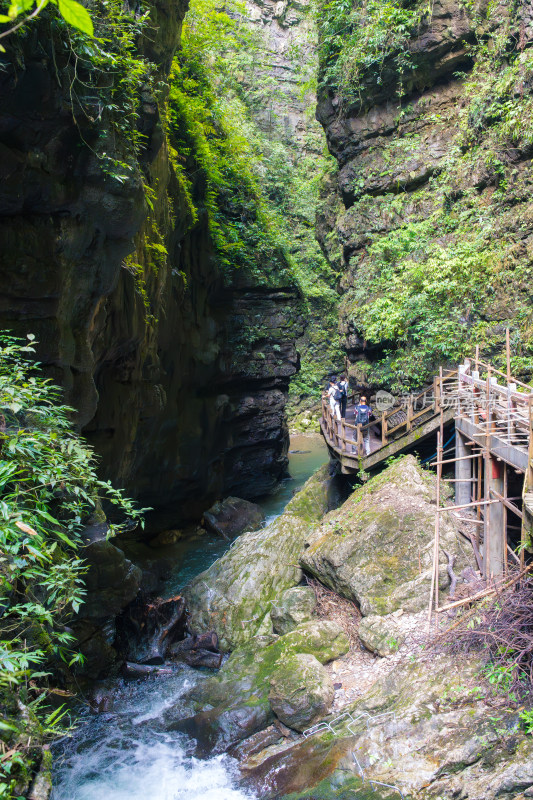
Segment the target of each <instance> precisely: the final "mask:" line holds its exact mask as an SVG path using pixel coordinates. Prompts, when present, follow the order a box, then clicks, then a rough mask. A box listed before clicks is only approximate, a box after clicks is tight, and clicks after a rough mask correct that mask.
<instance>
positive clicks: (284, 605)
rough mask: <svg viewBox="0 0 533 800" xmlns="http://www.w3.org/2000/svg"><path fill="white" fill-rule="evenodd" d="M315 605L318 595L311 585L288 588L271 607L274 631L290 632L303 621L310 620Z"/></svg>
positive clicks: (280, 632)
mask: <svg viewBox="0 0 533 800" xmlns="http://www.w3.org/2000/svg"><path fill="white" fill-rule="evenodd" d="M315 607H316V595H315V593H314V591H313V589H312V588H311V587H310V586H295V587H293V588H291V589H286V590H285V591H284V592H283V593H282V594H281V597H280V598H279V600H277V601H275V602H274V603H273V604H272V608H271V609H270V618H271V620H272V625H273V626H274V632H275V633H279V634H284V633H288V632H289V631H292V630H293V629H294V628H296V626H297V625H300V624H301V623H302V622H308V621H309V620H310V619H311V617H312V615H313V611H314V610H315Z"/></svg>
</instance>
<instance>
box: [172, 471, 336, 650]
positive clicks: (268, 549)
mask: <svg viewBox="0 0 533 800" xmlns="http://www.w3.org/2000/svg"><path fill="white" fill-rule="evenodd" d="M329 483H330V477H329V467H328V466H325V467H322V468H321V469H319V470H318V471H317V472H316V473H315V475H313V477H312V478H310V479H309V480H308V481H307V483H306V484H305V486H304V487H303V489H301V491H299V492H298V494H297V495H296V496H295V497H294V498H293V499H292V500H291V501H290V503H289V504H288V505H287V508H286V510H285V513H284V514H282V515H281V516H280V517H278V518H277V519H276V520H274V522H272V523H271V524H270V525H269V526H268V527H266V528H264V529H263V530H260V531H257V532H255V533H245V534H243V535H242V536H240V537H239V539H237V540H236V542H235V544H234V545H233V546H232V547H231V548H230V550H228V552H227V553H225V554H224V555H223V556H222V558H219V559H218V561H215V563H214V564H213V565H212V566H211V567H209V569H208V570H206V571H205V572H202V573H201V574H200V575H198V576H197V577H196V578H195V579H194V580H193V581H192V582H191V583H190V584H188V586H186V587H185V589H184V591H183V594H184V596H185V598H186V600H187V605H188V608H189V611H190V615H191V617H190V619H191V622H190V625H191V628H192V629H193V630H195V631H198V632H199V633H201V632H203V631H208V630H216V631H217V633H218V635H219V640H220V646H221V649H222V650H231V649H233V648H234V647H237V646H238V645H240V644H243V643H244V642H246V641H248V640H249V639H251V638H252V637H253V636H255V635H256V634H257V633H258V632H259V631H261V632H267V633H268V632H269V631H271V630H272V625H271V622H270V608H271V606H272V603H274V602H275V601H276V600H277V599H278V597H279V596H280V595H281V593H282V592H283V591H285V589H288V588H289V587H291V586H297V585H298V584H299V583H300V581H301V579H302V570H301V568H300V565H299V563H298V559H299V557H300V555H301V554H302V552H303V549H304V545H305V541H306V539H307V537H308V536H309V535H310V533H311V531H312V530H313V529H314V528H316V527H317V525H318V523H319V521H320V519H321V518H322V517H323V515H324V514H325V513H326V512H327V511H328V490H329Z"/></svg>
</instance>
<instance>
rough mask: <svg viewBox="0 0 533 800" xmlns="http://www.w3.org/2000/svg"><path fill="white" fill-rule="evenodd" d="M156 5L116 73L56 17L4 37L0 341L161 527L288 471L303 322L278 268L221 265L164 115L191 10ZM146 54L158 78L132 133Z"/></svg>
mask: <svg viewBox="0 0 533 800" xmlns="http://www.w3.org/2000/svg"><path fill="white" fill-rule="evenodd" d="M150 8H151V11H150V20H149V24H148V27H147V28H145V29H142V30H141V33H140V35H139V34H138V32H134V33H133V34H132V35H133V37H134V38H133V39H132V41H134V42H135V47H133V45H132V46H131V48H130V49H129V50H128V49H127V48H126V49H125V50H124V49H123V50H118V49H117V51H116V54H115V55H114V56H113V57H116V58H117V63H118V64H119V67H110V66H109V65H107V67H106V68H103V67H102V66H101V65H100V66H98V65H97V66H95V65H94V60H95V56H94V52H93V51H92V54H91V56H90V58H89V57H88V56H87V57H84V51H83V45H80V44H79V41H78V40H77V38H76V34H73V35H72V34H71V32H68V31H66V30H65V26H64V25H63V23H62V22H61V21H60V20H58V19H57V18H56V17H54V15H53V13H52V12H50V15H49V16H47V14H48V12H46V13H45V14H43V15H41V18H40V19H38V20H37V21H35V22H34V23H33V24H32V25H28V26H27V28H26V29H24V30H23V32H22V34H21V35H19V36H17V37H15V36H12V37H9V39H7V40H6V42H7V44H6V52H5V53H2V54H0V62H1V65H2V69H1V70H0V96H1V98H2V101H1V105H0V175H1V176H2V182H1V186H0V241H1V244H0V279H1V281H2V287H3V292H2V298H1V301H0V303H1V305H0V328H1V329H4V330H9V331H11V332H13V333H14V334H17V335H21V336H25V335H26V334H28V333H33V334H34V335H35V336H36V339H37V341H38V357H39V360H40V361H41V362H42V363H43V365H44V367H45V369H46V372H47V374H48V375H49V376H50V378H52V379H53V380H54V381H56V382H58V383H60V385H62V386H63V387H64V389H65V402H66V403H67V404H69V405H71V406H73V408H74V409H75V413H76V420H77V424H78V426H79V428H80V430H81V431H82V432H83V434H84V435H85V436H86V437H87V439H88V441H89V442H90V443H92V444H93V445H94V447H95V450H96V453H97V455H98V457H99V459H100V465H101V467H100V468H101V472H102V474H103V475H104V476H105V477H106V478H109V479H111V480H112V481H113V482H114V483H115V484H116V485H118V486H121V487H124V488H125V489H126V491H127V492H128V493H129V494H130V495H131V496H133V497H134V498H135V499H137V500H138V501H139V503H140V504H141V505H143V506H150V507H152V508H153V509H154V512H152V514H151V515H150V516H149V524H150V525H151V526H152V527H153V528H161V527H164V526H167V525H179V524H181V523H182V522H186V521H188V520H193V519H197V518H198V517H199V515H200V514H201V512H202V511H203V509H204V508H206V507H207V506H208V505H209V504H210V503H211V502H212V501H213V500H214V499H215V498H216V497H218V496H220V495H223V494H227V493H232V494H236V495H240V496H242V497H252V496H257V495H260V494H263V493H265V492H268V491H270V490H271V489H272V488H273V487H274V486H275V484H276V482H277V481H278V480H279V478H280V477H282V476H283V474H284V472H285V470H286V464H287V459H286V451H287V443H288V436H287V427H286V422H285V415H284V409H285V404H286V400H287V391H288V386H289V380H290V378H291V376H292V375H294V374H295V373H296V371H297V370H298V354H297V351H296V347H295V340H296V339H297V337H298V336H299V335H300V334H301V330H302V325H301V318H300V316H299V306H300V298H299V291H298V289H297V288H296V286H295V284H294V281H293V280H292V279H291V278H290V275H289V271H288V270H287V269H284V268H281V269H280V268H279V263H282V262H283V258H282V257H280V258H279V259H277V261H276V263H272V264H265V265H264V272H265V275H266V277H265V275H261V276H258V275H257V271H253V270H246V269H241V270H232V268H231V266H230V267H229V268H228V267H225V268H222V266H221V264H220V261H219V259H218V257H217V253H216V250H215V247H214V245H213V241H212V236H211V231H210V228H209V225H208V219H207V213H206V210H205V197H206V181H205V175H204V174H203V172H202V169H201V168H200V166H199V165H198V163H197V162H196V161H195V158H194V153H188V154H183V153H178V154H177V159H178V160H179V163H178V164H176V159H174V163H173V159H172V158H171V157H170V148H171V144H170V137H169V134H168V126H166V125H165V119H164V117H165V113H166V102H167V97H168V85H167V81H168V76H169V71H170V68H171V62H172V58H173V55H174V52H175V50H176V47H177V46H178V45H179V39H180V30H181V24H182V20H183V17H184V14H185V11H186V4H185V3H176V4H174V3H168V2H156V3H154V4H153V5H152V6H151V7H150ZM117 13H118V12H117ZM128 24H129V23H128ZM71 36H73V39H74V45H73V43H72V39H71ZM134 49H135V50H140V52H141V53H142V54H143V56H144V58H145V59H146V61H150V62H152V64H155V65H157V66H155V67H154V66H153V67H152V68H151V69H152V72H154V71H155V78H154V79H153V80H152V83H151V85H148V83H146V84H145V85H144V88H143V78H142V75H141V76H137V77H136V81H137V84H136V86H135V88H134V90H133V91H136V92H137V94H138V92H139V87H141V88H140V91H141V97H140V105H139V107H138V112H137V119H136V120H135V122H134V125H133V126H131V125H130V126H129V127H128V125H127V116H128V101H131V102H133V99H132V98H133V91H132V90H131V88H130V89H128V84H127V81H128V79H129V77H128V69H129V70H130V71H131V67H130V66H129V61H128V59H129V58H130V53H131V52H132V51H133V50H134ZM119 59H122V61H119ZM136 63H137V62H134V64H136ZM106 69H107V70H108V71H107V73H106ZM120 69H122V72H120ZM113 75H118V76H119V77H120V81H121V82H123V83H124V84H125V86H126V89H125V90H124V92H123V94H122V95H121V94H120V91H122V89H121V84H120V83H119V78H118V77H113ZM107 76H109V77H107ZM109 80H110V81H111V86H112V88H111V89H109V84H108V82H109ZM113 84H114V85H113ZM128 91H129V94H128ZM113 92H118V94H117V95H115V94H113ZM117 97H118V98H119V99H117ZM121 104H122V105H121ZM138 134H141V135H142V138H140V137H139V141H138V142H136V143H135V145H132V137H133V138H135V137H137V136H138ZM183 165H185V167H183ZM184 175H185V178H186V179H187V185H186V183H185V179H184ZM191 187H192V188H191Z"/></svg>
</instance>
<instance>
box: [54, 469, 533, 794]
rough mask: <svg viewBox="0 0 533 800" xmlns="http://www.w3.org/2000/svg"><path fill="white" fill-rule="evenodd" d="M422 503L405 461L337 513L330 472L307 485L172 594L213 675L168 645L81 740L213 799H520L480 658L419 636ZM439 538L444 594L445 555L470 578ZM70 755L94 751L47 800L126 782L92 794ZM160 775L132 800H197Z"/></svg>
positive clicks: (501, 706)
mask: <svg viewBox="0 0 533 800" xmlns="http://www.w3.org/2000/svg"><path fill="white" fill-rule="evenodd" d="M435 490H436V485H435V477H434V476H433V475H432V474H431V473H430V472H428V471H425V470H423V469H421V468H420V466H419V465H418V464H417V462H416V460H415V459H414V458H413V457H412V456H408V457H405V458H402V459H399V460H397V461H396V462H395V463H394V464H392V465H391V466H390V467H388V468H387V469H386V470H385V471H384V472H383V473H381V474H380V475H378V476H376V477H374V478H372V479H371V480H369V481H368V483H366V484H365V485H363V486H362V487H359V488H356V489H355V491H353V492H352V493H351V494H350V495H349V497H348V498H347V499H344V497H343V495H342V493H341V492H340V491H339V486H338V484H337V483H336V481H335V479H334V478H333V477H332V475H331V472H330V467H329V465H326V466H324V467H322V468H321V469H319V470H318V472H317V473H315V475H314V476H313V477H312V478H311V479H310V480H308V481H307V483H306V484H305V486H304V487H303V488H302V490H301V491H299V492H298V493H297V494H296V495H295V497H294V498H293V499H292V500H291V501H290V503H289V504H288V505H287V508H286V510H285V512H284V513H283V514H282V515H281V516H280V517H278V518H277V519H276V520H275V521H274V522H272V523H271V524H270V525H267V526H266V527H265V528H263V529H260V530H258V531H255V532H248V533H244V534H242V535H241V536H239V537H238V538H237V539H236V540H235V541H234V542H233V544H232V545H231V547H230V549H229V550H228V551H227V552H226V553H225V554H224V555H223V556H222V557H221V558H219V559H218V560H217V561H215V563H214V564H212V565H211V566H209V567H208V569H206V570H205V571H204V572H203V573H201V574H200V575H198V576H197V577H195V578H194V579H193V580H191V581H190V583H189V584H188V585H187V586H186V587H185V588H184V590H183V596H184V597H185V600H186V603H187V605H188V608H189V612H190V616H189V625H190V627H191V628H192V629H193V630H194V631H195V633H196V634H197V635H199V636H200V637H203V638H202V641H204V642H205V641H208V638H207V639H206V638H205V637H209V636H211V635H212V634H213V632H216V634H218V638H219V646H220V648H221V650H222V651H223V653H226V654H227V655H226V656H224V658H223V660H222V663H221V666H220V669H218V670H208V671H205V670H202V671H199V670H197V669H196V670H195V669H191V668H190V667H186V666H184V665H183V664H181V665H180V664H179V663H176V662H175V660H174V658H173V647H174V646H171V647H170V649H169V650H168V651H167V655H166V658H167V661H166V663H165V664H164V665H163V666H162V667H157V668H154V667H152V668H151V669H150V670H148V671H149V672H151V673H152V674H150V675H149V677H148V679H147V680H146V681H144V682H143V681H141V682H137V681H135V682H133V683H132V682H129V683H126V684H123V683H120V684H118V685H117V684H115V685H114V686H112V687H108V690H107V695H106V696H107V701H106V704H104V705H103V706H101V707H102V708H104V716H103V717H102V715H99V718H100V722H97V723H95V722H90V723H89V725H90V726H93V727H94V725H95V724H96V726H97V727H98V726H99V727H98V729H99V731H102V730H103V729H102V720H104V719H105V718H106V717H105V714H107V715H108V717H107V719H108V721H109V723H110V725H111V729H112V730H114V731H115V733H116V737H118V739H119V740H120V741H123V738H124V735H125V734H124V731H125V730H127V731H128V732H129V733H128V736H130V737H133V739H132V740H131V741H134V742H135V743H136V744H135V747H134V750H135V752H134V753H133V751H132V757H133V759H134V761H135V760H136V759H137V760H139V759H140V758H141V757H140V756H139V752H140V751H139V750H138V749H136V748H137V745H139V739H138V737H139V734H140V733H142V737H141V741H142V742H143V745H142V746H143V747H146V748H147V752H152V748H153V747H155V746H156V745H157V747H159V746H160V745H161V746H162V747H163V750H164V752H165V753H166V752H167V750H166V749H165V748H167V749H169V748H170V750H169V752H170V751H173V752H175V750H176V748H178V750H179V752H180V754H181V755H180V759H181V761H180V764H181V765H182V767H180V769H182V768H183V769H184V770H185V772H187V770H189V771H190V770H191V769H196V768H197V767H198V768H199V765H203V766H201V770H202V774H203V775H210V774H211V772H212V773H213V775H214V774H215V773H216V774H217V775H218V777H217V781H216V782H215V784H214V789H213V792H212V793H211V794H209V793H208V794H206V795H205V796H207V797H212V798H214V799H216V800H219V798H220V800H223V798H224V800H226V799H227V798H230V797H231V798H243V797H249V798H251V797H254V798H261V800H263V799H264V800H270V799H272V800H274V799H276V800H278V799H279V800H281V798H284V800H289V798H290V800H296V799H297V798H301V800H303V799H304V798H306V799H307V800H315V799H316V800H318V798H324V800H334V798H339V800H340V798H347V797H357V798H388V797H394V796H399V795H401V796H403V797H410V798H412V799H413V800H426V798H427V799H428V800H429V798H452V797H454V798H455V797H457V798H469V799H470V800H492V798H497V797H509V798H519V797H522V796H523V797H531V796H533V743H532V741H531V737H530V736H527V735H526V734H525V733H524V731H523V730H522V729H521V728H520V725H519V717H518V709H517V708H516V707H515V706H514V705H513V704H512V703H510V702H509V700H508V698H498V697H495V696H490V695H489V693H488V691H487V689H486V687H485V685H484V684H483V682H482V680H481V678H480V677H479V668H480V664H481V662H480V660H479V658H477V657H475V658H474V657H473V656H467V657H466V656H465V657H461V658H459V657H457V656H455V657H454V656H452V655H451V654H450V653H448V652H446V651H445V650H443V649H442V647H436V646H435V644H434V642H433V641H432V638H433V637H434V631H433V632H432V633H431V634H430V633H429V630H428V624H427V611H426V609H427V605H428V599H429V590H430V570H431V551H432V545H433V531H434V517H435V497H436V491H435ZM443 493H444V494H445V493H446V489H443ZM441 533H442V538H441V552H440V559H439V560H440V570H439V584H440V589H441V592H442V593H443V595H445V593H446V591H447V588H448V584H449V580H450V578H449V575H448V571H447V564H448V557H447V555H446V554H452V555H454V556H455V567H454V569H455V570H456V574H457V576H458V580H459V584H467V583H469V582H471V581H472V580H473V579H474V578H475V572H474V566H475V565H474V564H473V563H472V560H471V557H470V553H469V551H468V548H467V547H466V546H465V543H464V542H465V540H464V538H463V537H462V536H461V534H460V532H459V530H458V527H457V522H456V520H455V518H454V517H453V515H451V514H448V513H446V514H443V519H442V527H441ZM445 551H446V553H445ZM473 576H474V578H473ZM467 588H468V587H467V586H465V590H466V589H467ZM180 635H183V634H180ZM185 641H187V640H185ZM178 645H179V643H178ZM180 647H181V645H179V646H178V650H179V648H180ZM192 647H193V650H194V647H195V643H194V642H192ZM189 663H191V662H189ZM158 675H159V677H157V676H158ZM143 687H145V688H143ZM104 689H105V687H104ZM150 693H152V695H153V697H152V704H151V705H150V701H149V695H150ZM104 694H105V691H104ZM135 696H138V697H140V698H141V699H142V704H143V707H144V704H145V705H146V706H147V708H146V709H145V710H146V713H144V714H137V716H136V717H135V718H134V719H133V720H132V717H131V714H129V715H128V714H124V711H123V709H124V706H126V708H129V707H130V706H131V704H132V703H134V702H135V701H134V698H135ZM156 698H158V700H157V702H155V699H156ZM121 709H122V710H121ZM117 726H118V729H119V732H117ZM139 726H143V727H139ZM313 726H318V727H313ZM104 727H105V726H104ZM89 731H92V727H89ZM93 734H94V731H93V732H92V733H91V736H93ZM99 735H100V734H99ZM113 736H115V734H113ZM146 737H147V738H146ZM161 743H163V744H161ZM105 746H106V747H107V744H106V745H105ZM117 746H118V747H119V749H120V747H121V745H117ZM85 747H89V751H90V752H91V753H92V752H93V748H94V745H93V744H89V745H88V744H87V740H82V741H81V744H80V745H79V749H76V744H74V745H70V746H69V748H67V749H66V751H65V752H64V753H63V759H64V760H63V765H62V766H60V768H59V769H60V772H59V775H60V781H59V786H58V789H57V790H56V792H55V794H54V800H62V798H64V797H67V795H68V796H69V797H72V798H73V800H77V799H78V798H79V799H80V800H81V798H85V797H89V796H94V795H90V794H86V793H85V794H84V793H83V792H84V791H86V789H87V786H88V785H89V786H90V785H93V788H94V787H95V786H96V785H98V787H99V788H100V789H102V791H103V790H104V789H105V791H106V794H109V791H110V787H111V786H113V785H114V784H115V782H116V781H117V780H118V783H119V784H120V785H121V786H122V783H121V782H123V781H125V780H126V779H125V774H126V773H125V772H124V771H121V772H120V775H118V774H117V773H116V765H114V764H111V763H107V762H106V763H107V766H106V770H107V772H108V775H107V778H106V781H104V782H103V783H102V782H101V781H100V783H98V781H97V784H91V781H94V780H95V778H91V776H90V775H89V774H88V773H87V769H88V767H87V766H86V764H85V762H84V761H83V758H82V753H83V752H84V748H85ZM131 749H132V745H131V742H130V745H128V747H127V748H126V750H127V751H131ZM106 752H107V751H106ZM158 752H159V751H158ZM161 752H162V751H161ZM167 755H168V753H167ZM106 758H107V756H106ZM163 758H164V759H166V756H165V755H164V753H163ZM141 760H142V759H141ZM174 760H175V757H174ZM120 763H122V762H120ZM135 763H136V761H135ZM82 764H84V765H85V766H84V767H83V769H84V770H85V771H84V772H83V776H82V777H83V780H82V785H83V787H85V788H84V789H83V791H81V792H80V791H78V790H77V789H76V780H75V779H74V780H73V775H74V778H75V774H74V773H75V770H76V769H79V768H80V765H82ZM164 764H165V767H164V769H165V770H167V769H168V770H169V772H168V774H167V773H166V772H165V775H166V777H165V789H164V791H163V792H162V791H160V790H159V789H155V788H154V789H153V790H151V789H147V791H148V796H149V797H151V798H154V800H160V798H161V800H167V798H168V800H175V798H182V797H183V798H189V797H190V798H192V797H196V796H197V795H195V794H194V792H192V793H191V790H189V793H187V792H185V793H183V792H184V789H183V788H182V786H181V785H178V784H180V780H181V779H180V778H179V775H178V772H179V770H178V772H176V766H175V764H174V766H171V765H169V763H168V762H167V761H164ZM93 766H94V765H93ZM120 769H121V770H122V767H121V768H120ZM73 770H74V772H73ZM217 770H218V772H217ZM220 770H222V772H220ZM119 771H120V770H119ZM89 772H90V770H89ZM221 775H222V777H221ZM99 780H100V778H99ZM208 780H210V778H208ZM213 780H214V778H213ZM371 781H372V783H371ZM125 785H127V786H128V787H129V788H128V790H127V792H126V793H127V794H129V795H130V796H133V797H136V796H137V795H136V794H135V791H133V795H131V792H132V787H131V782H129V779H128V780H126V784H125ZM186 785H188V784H186ZM65 786H67V787H70V789H69V790H68V792H67V794H65ZM120 791H121V792H122V794H121V793H120V792H119V793H115V794H112V793H111V795H110V796H111V797H112V798H115V797H116V798H117V800H121V799H122V797H125V794H124V791H123V790H122V789H120ZM143 796H146V795H145V794H144V795H143ZM198 796H199V795H198Z"/></svg>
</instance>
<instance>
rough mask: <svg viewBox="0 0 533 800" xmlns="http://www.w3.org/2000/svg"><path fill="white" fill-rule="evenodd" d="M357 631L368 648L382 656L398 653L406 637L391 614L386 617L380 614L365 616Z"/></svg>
mask: <svg viewBox="0 0 533 800" xmlns="http://www.w3.org/2000/svg"><path fill="white" fill-rule="evenodd" d="M357 632H358V634H359V638H360V639H361V641H362V643H363V644H364V646H365V647H366V648H367V650H371V651H372V652H373V653H377V655H378V656H382V657H385V656H390V655H392V654H393V653H396V652H397V651H398V650H399V649H400V647H401V646H402V644H403V642H404V639H405V637H404V635H403V634H402V633H401V631H400V629H399V627H398V625H397V623H396V621H395V619H394V617H392V616H391V615H390V614H388V615H387V616H386V617H381V616H379V614H371V615H370V616H368V617H363V618H362V620H361V622H360V623H359V628H358V631H357Z"/></svg>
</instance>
